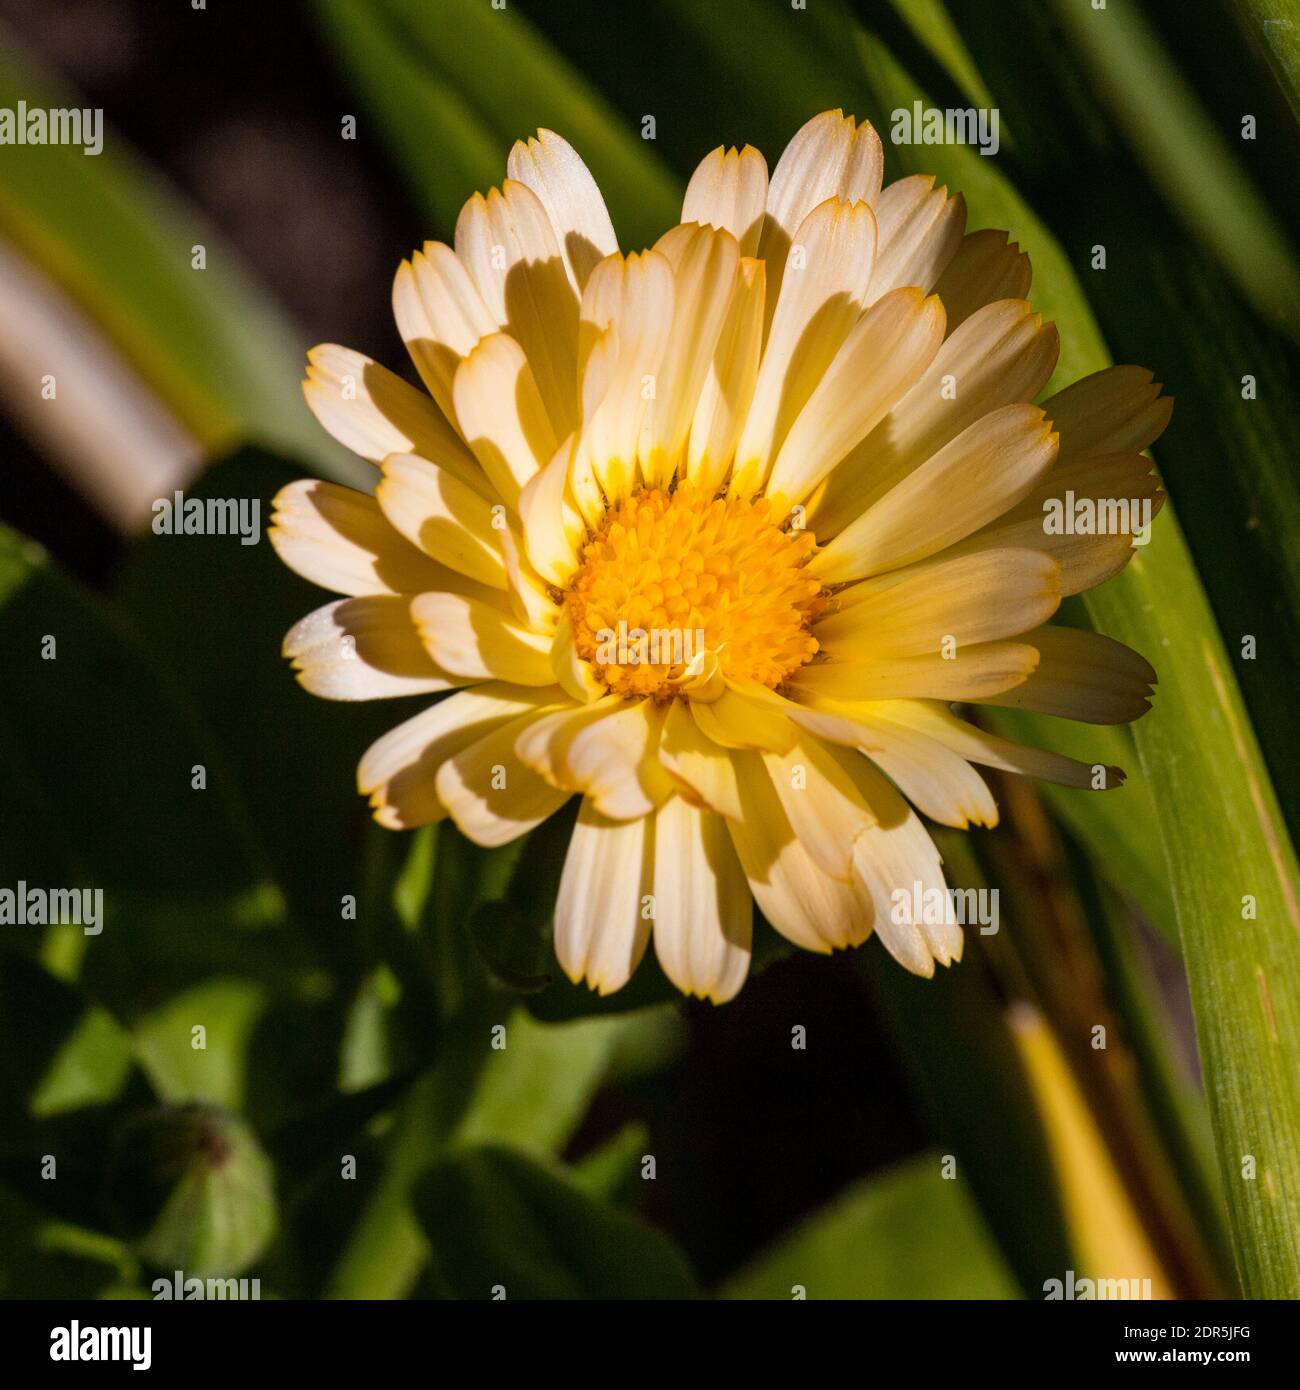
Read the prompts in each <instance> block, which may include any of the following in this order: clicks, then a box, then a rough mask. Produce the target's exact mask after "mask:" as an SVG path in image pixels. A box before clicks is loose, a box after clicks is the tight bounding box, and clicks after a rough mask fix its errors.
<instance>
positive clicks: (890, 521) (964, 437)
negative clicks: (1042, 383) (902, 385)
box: [808, 405, 1057, 584]
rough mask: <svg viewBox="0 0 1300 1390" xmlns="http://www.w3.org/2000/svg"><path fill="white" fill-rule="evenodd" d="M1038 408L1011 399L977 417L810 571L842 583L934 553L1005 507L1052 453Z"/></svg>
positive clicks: (1046, 424)
mask: <svg viewBox="0 0 1300 1390" xmlns="http://www.w3.org/2000/svg"><path fill="white" fill-rule="evenodd" d="M1056 449H1057V440H1056V435H1055V434H1054V433H1053V432H1052V428H1051V425H1050V423H1049V422H1048V421H1047V420H1046V419H1045V418H1044V416H1043V412H1042V411H1041V410H1039V409H1038V408H1037V407H1036V406H1032V405H1009V406H1004V407H1003V408H1002V409H1001V410H995V411H993V412H992V413H991V414H988V415H985V416H983V417H982V418H981V419H979V420H976V421H975V423H974V424H973V425H971V426H970V427H969V428H967V429H965V430H963V431H962V433H961V434H959V435H958V436H957V438H956V439H954V440H953V441H952V442H951V443H950V444H948V445H946V446H945V447H943V448H942V449H940V450H939V452H938V453H937V454H935V455H933V456H932V457H931V458H929V459H927V460H926V462H925V463H923V464H921V465H920V466H919V467H918V468H916V469H914V470H913V471H912V472H910V473H909V474H908V475H907V476H906V477H905V478H903V479H902V480H901V481H900V482H899V483H898V484H897V485H896V486H895V487H894V488H893V489H892V490H891V491H889V492H887V493H886V494H885V495H884V496H883V497H881V498H880V500H879V501H877V502H875V503H873V504H872V505H871V506H870V507H868V508H867V510H866V511H864V512H863V513H862V514H861V515H860V516H858V517H857V518H856V519H855V520H853V521H852V522H850V523H849V524H848V525H847V526H846V527H845V528H844V529H843V530H842V531H841V532H840V533H839V534H838V535H837V536H835V537H834V539H832V540H831V541H830V543H829V544H828V545H826V546H824V547H823V548H822V549H821V550H820V551H818V553H817V554H816V555H815V556H814V557H813V558H812V560H811V561H810V562H809V565H808V572H809V573H810V574H812V575H814V576H816V578H818V579H820V580H821V581H822V582H823V583H834V584H840V583H845V582H846V581H848V580H852V579H860V578H862V577H863V576H866V575H873V574H881V573H884V572H885V571H887V570H892V569H897V568H899V567H900V566H902V565H909V564H914V563H915V562H916V561H918V560H923V559H925V558H926V557H927V556H930V555H934V554H937V553H938V552H939V551H941V550H943V549H945V548H946V547H948V546H950V545H953V544H954V543H956V542H957V541H960V540H964V539H965V538H966V537H967V536H969V535H970V534H971V533H972V532H973V531H977V530H979V528H980V527H981V526H983V525H985V524H986V523H987V522H990V521H992V520H994V519H995V518H996V517H999V516H1001V515H1002V514H1003V513H1004V512H1006V511H1009V510H1010V509H1011V508H1012V507H1014V506H1015V505H1016V503H1017V502H1019V501H1020V500H1021V499H1022V498H1023V497H1025V496H1027V495H1028V493H1029V492H1030V491H1031V489H1032V488H1033V487H1034V486H1035V484H1036V483H1038V482H1039V481H1040V480H1041V479H1042V477H1043V475H1044V474H1045V473H1046V472H1047V470H1048V469H1049V468H1050V467H1051V465H1052V463H1053V461H1054V460H1055V458H1056Z"/></svg>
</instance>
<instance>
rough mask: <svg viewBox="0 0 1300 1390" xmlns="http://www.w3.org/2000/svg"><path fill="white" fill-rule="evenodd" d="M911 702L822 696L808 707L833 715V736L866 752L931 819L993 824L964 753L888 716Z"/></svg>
mask: <svg viewBox="0 0 1300 1390" xmlns="http://www.w3.org/2000/svg"><path fill="white" fill-rule="evenodd" d="M909 703H911V704H917V705H920V704H921V702H920V701H915V702H908V701H902V700H897V701H877V702H861V703H842V704H841V703H837V702H835V701H825V702H819V704H818V705H817V706H815V707H814V708H813V711H812V712H813V713H817V712H821V713H823V714H826V715H829V716H832V717H834V718H835V719H836V720H837V721H838V722H839V724H840V728H838V729H834V728H833V729H832V730H831V732H832V733H834V735H835V740H834V741H835V742H838V743H843V744H845V745H846V746H849V747H853V748H856V749H858V750H859V751H860V752H866V754H867V756H868V757H869V758H870V759H871V761H872V762H873V763H875V764H876V766H877V767H879V768H880V769H881V770H882V771H883V772H884V773H885V774H886V775H887V776H888V777H889V778H890V780H891V781H892V782H893V783H894V785H895V786H897V787H898V789H899V790H900V791H901V792H902V793H903V795H904V796H905V797H906V798H907V799H908V801H910V802H911V803H912V804H913V805H914V806H915V807H916V808H917V810H918V811H920V812H921V813H922V814H923V815H926V816H929V817H930V819H931V820H934V821H938V822H939V823H940V824H941V825H951V826H953V827H955V828H956V829H958V830H965V829H966V828H967V827H968V826H969V825H972V824H974V825H983V826H990V827H991V826H994V825H996V824H997V823H998V808H997V804H996V802H995V801H994V800H993V795H992V793H991V792H990V791H989V788H988V785H987V784H986V783H985V781H984V779H983V778H982V777H981V776H980V775H979V773H978V772H976V771H975V769H974V768H973V767H972V766H971V765H970V763H969V762H968V761H967V760H966V758H965V757H964V756H962V755H960V754H959V753H958V752H956V751H954V750H953V749H952V748H951V747H950V746H949V744H948V743H947V742H945V741H941V740H939V739H936V738H934V737H933V736H932V735H931V734H929V733H927V732H922V731H921V730H920V729H917V728H916V727H914V726H913V725H911V724H908V723H905V722H903V721H901V720H899V719H897V718H891V717H890V715H891V714H892V713H893V711H894V710H896V709H897V708H899V707H900V706H901V707H906V706H908V705H909ZM846 734H847V735H848V736H847V737H846ZM829 736H830V735H829V734H828V737H829Z"/></svg>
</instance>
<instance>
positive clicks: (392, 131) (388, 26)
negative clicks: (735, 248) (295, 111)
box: [316, 0, 681, 246]
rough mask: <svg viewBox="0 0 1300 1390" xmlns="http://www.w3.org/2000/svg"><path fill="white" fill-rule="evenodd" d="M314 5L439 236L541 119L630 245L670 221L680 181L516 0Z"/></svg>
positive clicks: (498, 175)
mask: <svg viewBox="0 0 1300 1390" xmlns="http://www.w3.org/2000/svg"><path fill="white" fill-rule="evenodd" d="M316 7H317V10H318V13H319V14H320V18H321V22H322V26H323V28H324V31H325V33H326V36H327V37H328V38H329V39H330V41H331V42H332V43H333V45H334V48H335V50H336V51H337V53H338V55H339V58H340V60H341V61H342V62H343V63H344V65H345V67H346V68H347V70H348V72H349V74H350V76H351V78H352V80H353V82H354V83H355V84H356V87H357V89H358V91H360V93H361V94H362V96H363V97H364V98H365V100H366V102H367V103H368V105H369V106H370V108H371V109H372V110H373V112H374V114H375V116H376V118H377V120H378V121H379V124H380V126H381V129H382V130H383V133H384V135H385V137H386V141H387V143H388V144H390V145H391V147H392V149H393V151H394V153H395V154H396V157H397V159H398V161H399V163H400V164H401V166H402V168H403V169H404V171H405V173H406V175H407V179H408V182H409V185H410V188H411V193H412V197H413V198H414V199H415V200H416V203H417V206H418V207H419V208H420V209H421V211H423V212H424V214H425V215H426V217H428V219H429V221H430V223H431V225H432V227H433V228H434V229H436V230H437V231H438V232H439V233H441V234H442V235H444V236H445V235H447V234H448V233H449V232H450V231H451V229H452V227H453V226H454V224H455V220H456V215H457V213H459V211H460V209H461V207H462V205H463V204H464V203H465V201H466V199H467V198H469V196H470V195H471V194H472V193H474V192H475V191H486V189H488V188H489V187H491V186H492V185H494V184H499V183H500V182H501V180H502V179H503V178H504V177H505V166H506V156H507V154H508V153H509V151H510V146H511V145H513V144H514V142H515V141H516V140H519V139H523V138H527V137H528V136H529V135H531V134H532V133H533V132H534V131H535V130H536V129H537V128H538V127H541V126H546V127H549V128H552V129H554V130H557V131H558V132H560V134H562V135H563V136H564V137H565V138H566V139H567V140H569V141H570V143H571V144H573V145H574V146H575V148H577V149H578V150H579V151H580V152H581V154H582V157H583V159H584V160H585V161H586V162H587V164H588V165H589V166H590V168H591V170H592V173H593V174H594V175H595V177H596V180H597V182H598V183H599V184H600V187H601V190H602V192H603V193H604V195H605V199H606V202H607V204H608V206H609V208H610V211H611V214H612V215H613V217H614V221H615V226H616V227H618V229H619V232H620V234H621V236H622V237H624V238H626V239H627V240H628V241H629V242H630V243H633V244H635V245H638V246H639V245H641V244H642V242H644V243H645V244H647V245H648V244H650V242H652V241H653V240H655V238H656V237H657V236H658V235H659V233H660V232H662V231H663V230H664V229H665V228H667V227H668V226H669V225H671V224H672V222H673V221H674V220H675V219H676V216H677V213H678V212H679V210H680V206H681V204H680V199H679V195H678V190H677V186H676V184H675V182H674V180H673V179H672V177H671V175H669V174H668V173H667V172H666V171H665V170H664V168H663V165H662V164H661V163H660V161H659V160H658V158H657V157H655V156H654V155H653V154H651V153H650V152H649V150H650V149H651V148H652V147H651V146H649V145H648V144H647V142H645V141H643V140H642V139H641V138H640V135H639V132H638V133H635V134H634V133H633V131H632V129H630V128H629V127H628V126H627V125H625V124H624V123H623V122H621V121H620V120H619V118H618V116H617V115H616V114H615V113H614V112H613V111H611V110H610V108H609V107H608V105H607V104H606V103H605V102H604V100H603V99H602V98H601V97H600V96H598V95H597V93H596V92H595V91H594V90H593V88H592V86H591V84H590V83H589V82H588V81H587V80H586V78H585V77H584V75H583V74H582V73H580V72H578V71H576V70H575V69H574V68H573V67H572V66H570V64H569V63H567V62H566V61H565V60H564V58H563V57H562V56H561V55H560V54H559V53H558V52H557V51H556V50H555V49H554V48H552V47H551V46H550V45H548V44H547V43H546V42H545V40H543V39H542V38H541V37H540V36H539V35H538V34H537V33H536V32H535V31H534V29H533V28H532V26H531V25H530V24H529V23H528V22H527V20H525V19H523V18H521V17H520V15H519V14H518V12H517V10H516V8H515V7H514V6H509V7H507V8H505V9H493V8H491V7H490V6H488V5H483V4H479V3H477V0H443V2H442V3H441V4H439V5H437V6H430V5H426V4H423V3H420V0H377V3H372V4H361V3H358V0H316ZM504 74H508V75H509V77H508V80H503V75H504ZM415 240H416V237H415V236H414V235H413V236H412V241H413V242H414V241H415Z"/></svg>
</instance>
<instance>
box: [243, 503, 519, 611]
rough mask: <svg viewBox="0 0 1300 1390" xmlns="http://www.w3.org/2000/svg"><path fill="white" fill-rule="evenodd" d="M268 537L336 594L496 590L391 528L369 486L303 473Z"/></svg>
mask: <svg viewBox="0 0 1300 1390" xmlns="http://www.w3.org/2000/svg"><path fill="white" fill-rule="evenodd" d="M272 506H273V509H274V510H273V515H272V518H271V528H270V530H269V532H268V535H269V537H270V540H271V544H272V545H274V547H275V551H276V554H277V555H279V557H280V559H281V560H283V561H284V563H285V564H286V565H288V566H289V568H290V569H291V570H294V571H295V572H296V573H298V574H300V575H302V577H303V578H304V579H307V580H310V581H311V582H312V583H313V584H319V585H320V586H321V587H322V588H324V589H332V590H333V591H334V592H335V593H337V594H350V595H354V596H355V595H359V594H412V593H420V592H422V591H423V590H426V589H451V590H453V591H454V592H458V593H466V594H472V595H473V596H475V597H477V598H480V599H484V600H486V601H491V594H492V591H491V590H490V589H487V588H484V587H483V586H482V585H478V584H475V583H474V582H473V581H472V580H469V579H466V578H465V577H464V576H463V575H460V574H458V573H457V572H456V571H454V570H451V569H449V568H447V567H446V566H445V565H441V564H439V563H438V562H437V561H435V560H432V559H430V558H429V556H427V555H425V554H424V553H423V552H422V551H420V550H419V549H417V548H416V547H415V546H413V545H412V544H411V543H410V542H409V541H408V540H406V539H405V537H403V536H402V535H401V534H400V533H399V532H397V531H396V530H394V529H393V526H392V525H391V524H390V523H389V521H388V520H387V518H386V517H385V516H384V514H383V512H382V511H381V510H380V507H379V503H378V502H376V501H375V499H374V498H373V497H371V496H369V495H368V494H367V493H364V492H356V491H355V490H353V489H352V488H347V487H340V486H339V485H338V484H337V483H322V482H318V481H317V480H316V479H314V478H303V479H300V480H299V481H297V482H293V483H289V484H288V485H287V486H285V487H283V488H281V489H280V491H279V492H278V493H277V494H276V497H275V501H274V502H273V504H272Z"/></svg>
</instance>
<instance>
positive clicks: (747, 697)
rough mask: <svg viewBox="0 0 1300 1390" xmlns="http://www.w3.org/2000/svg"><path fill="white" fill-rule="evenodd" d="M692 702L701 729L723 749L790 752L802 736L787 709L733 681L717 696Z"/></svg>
mask: <svg viewBox="0 0 1300 1390" xmlns="http://www.w3.org/2000/svg"><path fill="white" fill-rule="evenodd" d="M710 694H712V692H710ZM690 705H691V714H692V715H693V716H694V718H695V722H696V723H697V724H698V725H699V727H700V730H701V732H702V733H703V734H704V735H705V737H707V738H709V739H711V740H712V741H713V742H714V743H716V744H717V745H718V746H719V747H720V748H759V749H762V750H763V751H764V752H767V753H788V752H789V751H790V750H791V749H792V748H793V747H794V744H795V740H796V738H797V737H798V732H799V731H798V730H797V729H796V728H795V726H794V725H793V724H792V723H791V722H790V719H789V716H788V715H787V714H786V713H785V712H784V711H782V710H780V709H776V708H774V707H773V706H772V704H771V703H770V702H768V701H766V700H763V699H761V698H756V697H755V696H754V695H752V694H749V693H746V692H745V691H742V690H740V689H738V688H737V687H736V686H735V685H734V684H733V683H731V682H728V683H727V685H726V688H725V689H724V690H723V692H722V694H721V695H720V696H718V697H717V698H716V699H713V698H710V699H708V700H695V699H693V700H691V702H690Z"/></svg>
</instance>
